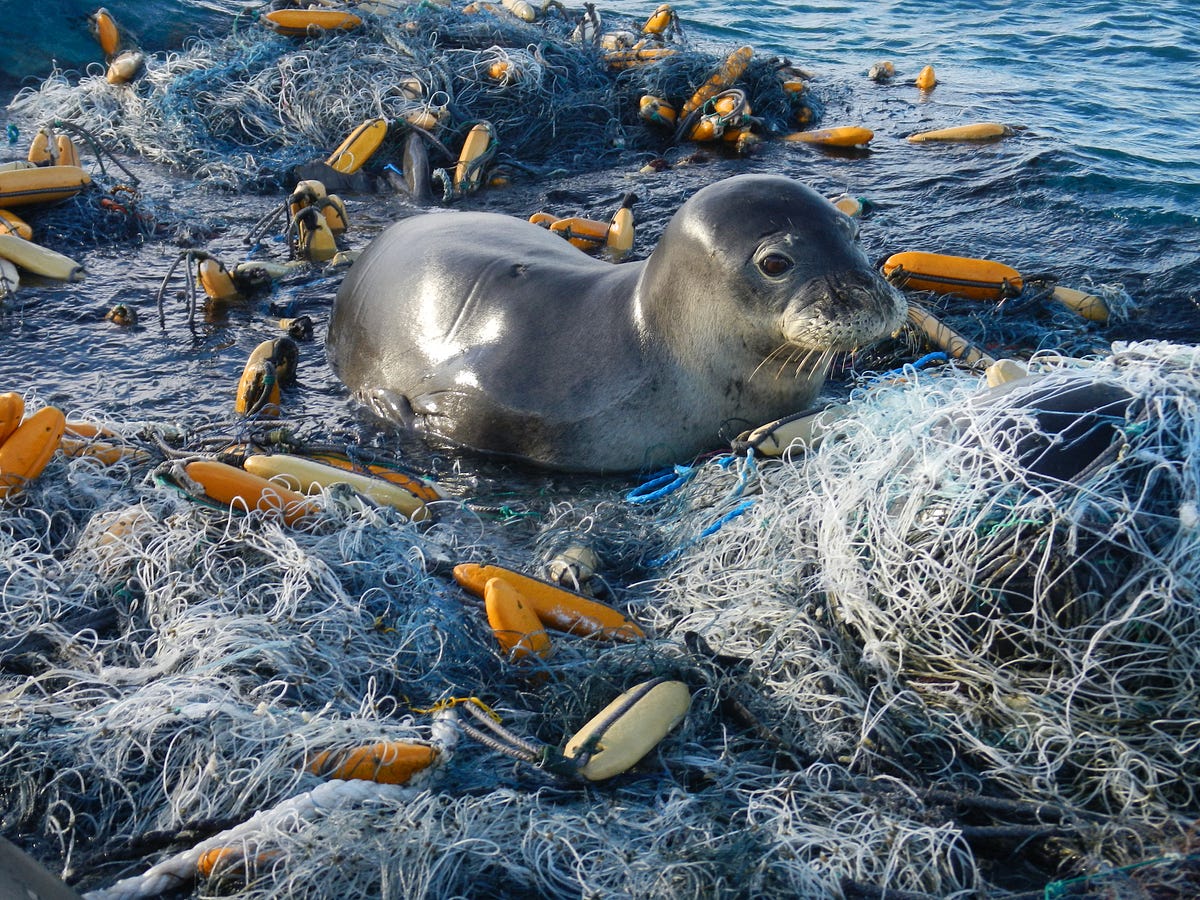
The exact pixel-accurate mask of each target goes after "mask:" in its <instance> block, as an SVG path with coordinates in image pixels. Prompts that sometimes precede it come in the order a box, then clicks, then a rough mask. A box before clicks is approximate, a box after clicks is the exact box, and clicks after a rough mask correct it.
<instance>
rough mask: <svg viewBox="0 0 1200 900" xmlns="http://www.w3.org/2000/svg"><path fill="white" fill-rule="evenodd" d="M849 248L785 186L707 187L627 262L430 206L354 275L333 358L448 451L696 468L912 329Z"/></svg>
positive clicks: (849, 239) (843, 234) (347, 284)
mask: <svg viewBox="0 0 1200 900" xmlns="http://www.w3.org/2000/svg"><path fill="white" fill-rule="evenodd" d="M856 238H857V228H856V225H855V224H854V222H853V220H852V219H850V218H849V217H848V216H846V215H845V214H844V213H842V212H841V211H839V210H838V209H837V208H835V207H834V206H833V204H831V203H830V202H829V201H827V200H826V199H825V198H824V197H822V196H821V195H820V194H818V193H816V192H815V191H813V190H812V189H810V188H808V187H806V186H805V185H803V184H800V183H799V182H796V181H793V180H792V179H790V178H786V177H783V176H778V175H738V176H734V177H731V178H727V179H724V180H722V181H719V182H716V183H714V184H711V185H708V186H706V187H704V188H701V189H700V190H699V191H697V192H696V193H695V194H694V195H692V196H691V197H690V198H689V199H688V200H687V201H686V202H685V203H684V204H683V205H682V206H681V207H680V209H679V210H678V211H677V212H676V213H675V215H674V217H673V218H672V219H671V221H670V222H669V223H668V225H667V227H666V229H665V231H664V232H663V235H662V237H661V239H660V240H659V242H658V245H657V247H656V248H655V249H654V251H653V252H652V253H651V254H650V256H649V257H648V258H647V259H646V260H644V261H636V262H627V263H622V264H619V265H614V264H612V263H609V262H606V261H604V260H599V259H594V258H592V257H589V256H587V255H585V254H583V253H581V252H580V251H579V250H577V249H575V248H574V247H572V246H571V245H570V244H568V242H566V241H564V240H563V239H562V238H561V237H559V236H558V235H554V234H551V233H550V232H548V231H546V230H545V229H543V228H540V227H538V226H537V225H533V224H530V223H528V222H524V221H521V220H518V219H514V218H512V217H509V216H504V215H501V214H497V213H483V212H450V211H448V212H433V213H425V214H421V215H417V216H414V217H412V218H408V219H404V220H402V221H400V222H397V223H395V224H393V225H391V226H389V227H388V228H387V229H385V230H384V231H383V232H382V233H381V234H380V235H379V236H378V237H376V238H375V239H374V240H373V241H372V242H371V243H370V244H369V245H368V246H367V248H366V249H365V250H364V251H363V253H362V254H361V256H360V257H359V258H358V259H357V261H356V262H355V263H354V264H353V266H352V267H351V268H350V270H349V271H348V272H347V274H346V277H345V279H344V281H343V283H342V285H341V286H340V288H339V290H338V293H337V297H336V299H335V301H334V305H333V312H332V315H331V319H330V324H329V334H328V341H327V348H328V354H329V359H330V362H331V364H332V366H333V369H334V371H335V373H336V374H337V375H338V377H339V378H340V379H341V380H342V381H343V382H344V383H345V384H346V385H347V386H348V387H349V388H351V389H352V390H354V391H356V392H358V394H359V395H360V396H362V397H364V398H366V399H368V401H370V402H372V404H373V405H374V406H375V408H376V410H377V411H379V412H381V413H382V414H383V415H385V416H386V417H388V418H393V419H398V420H400V421H401V422H403V423H405V424H411V425H414V426H417V427H419V428H421V429H422V430H423V431H424V432H425V433H426V434H427V435H434V436H437V437H440V438H443V439H445V440H447V441H449V442H450V443H452V444H455V445H459V446H464V447H467V448H472V449H475V450H480V451H485V452H488V453H495V454H503V455H506V456H511V457H517V458H520V459H523V460H527V461H530V462H533V463H536V464H540V465H543V466H548V467H551V468H557V469H563V470H572V471H586V472H626V471H634V470H639V469H647V468H649V467H652V466H658V465H662V464H664V463H669V462H679V461H685V460H688V459H691V458H693V457H694V456H695V455H697V454H698V453H702V452H704V451H707V450H712V449H714V448H716V447H718V446H720V445H721V443H722V442H723V441H725V440H727V439H728V433H729V426H730V425H731V424H733V423H738V425H739V426H744V425H746V424H761V423H762V422H766V421H768V420H770V419H773V418H778V417H780V416H782V415H784V414H787V413H790V412H795V411H796V410H798V409H802V408H804V407H805V406H807V405H809V404H810V403H811V402H812V400H813V399H814V397H815V396H816V395H817V393H818V392H819V391H820V390H821V388H822V386H823V384H824V381H825V375H826V373H827V371H828V368H829V363H830V361H831V358H832V356H833V354H834V353H836V352H838V351H845V350H851V349H854V348H856V347H859V346H861V345H863V344H866V343H869V342H872V341H875V340H877V339H878V338H880V337H882V336H884V335H886V334H888V333H889V332H891V331H892V330H894V329H895V328H897V327H898V326H899V325H900V323H901V322H902V321H903V319H904V314H905V309H906V305H905V301H904V298H903V296H902V295H901V294H900V293H899V292H898V291H897V290H895V289H894V288H893V287H892V286H891V285H889V284H888V283H887V282H886V281H884V280H883V278H882V277H881V276H880V275H878V274H877V273H876V272H875V270H874V269H873V268H872V266H871V265H870V263H869V262H868V260H867V258H866V255H865V254H864V253H863V251H862V249H861V248H860V246H859V245H858V243H857V240H856ZM738 430H740V427H734V428H733V429H732V434H736V433H737V432H738Z"/></svg>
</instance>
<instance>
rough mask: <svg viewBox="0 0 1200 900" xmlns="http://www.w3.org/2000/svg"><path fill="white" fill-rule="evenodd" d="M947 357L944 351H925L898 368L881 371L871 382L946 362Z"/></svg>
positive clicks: (896, 376)
mask: <svg viewBox="0 0 1200 900" xmlns="http://www.w3.org/2000/svg"><path fill="white" fill-rule="evenodd" d="M949 359H950V357H949V355H948V354H947V353H946V352H945V351H943V350H935V351H933V352H932V353H926V354H925V355H924V356H922V357H921V358H920V359H915V360H913V361H912V362H910V363H905V364H904V365H902V366H900V367H899V368H898V369H891V370H889V371H887V372H881V373H880V374H878V375H876V376H875V377H874V378H872V379H871V382H872V383H878V382H880V381H886V380H887V379H889V378H898V377H900V376H903V375H904V373H905V372H907V371H908V370H910V369H912V370H913V371H920V370H921V369H925V368H928V367H929V366H931V365H933V364H934V363H937V362H946V361H947V360H949Z"/></svg>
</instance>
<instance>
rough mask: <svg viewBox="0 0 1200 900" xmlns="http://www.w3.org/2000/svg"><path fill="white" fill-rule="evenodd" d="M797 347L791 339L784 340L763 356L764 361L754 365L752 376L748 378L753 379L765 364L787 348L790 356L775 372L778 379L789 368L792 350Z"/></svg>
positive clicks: (748, 379)
mask: <svg viewBox="0 0 1200 900" xmlns="http://www.w3.org/2000/svg"><path fill="white" fill-rule="evenodd" d="M795 349H796V345H795V344H793V343H792V342H791V341H784V342H783V343H782V344H780V345H779V346H778V347H776V348H775V349H774V350H772V351H771V352H770V353H768V354H767V355H766V356H764V357H763V359H762V362H760V363H759V364H758V365H757V366H755V367H754V371H753V372H751V373H750V377H749V378H747V379H746V380H747V381H753V380H754V376H755V375H757V374H758V372H759V370H760V369H761V368H762V367H763V366H765V365H766V364H767V363H769V362H770V361H771V360H773V359H775V358H777V357H778V356H779V354H780V353H783V352H784V351H785V350H786V351H787V353H788V358H787V359H786V360H784V362H783V365H782V366H780V368H779V371H778V372H776V373H775V377H776V379H778V378H779V376H780V375H782V374H783V370H784V369H786V368H787V366H788V362H789V361H790V360H791V358H792V351H794V350H795Z"/></svg>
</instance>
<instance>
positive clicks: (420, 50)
mask: <svg viewBox="0 0 1200 900" xmlns="http://www.w3.org/2000/svg"><path fill="white" fill-rule="evenodd" d="M649 11H650V10H649V9H648V10H647V12H649ZM581 15H582V10H577V11H564V12H558V11H556V10H554V9H551V10H550V12H549V13H548V14H547V15H545V16H543V17H542V18H541V20H540V21H538V22H534V23H526V22H524V21H521V20H520V19H517V18H515V17H514V16H512V15H510V14H508V13H507V12H506V11H505V10H504V9H502V8H499V7H497V8H495V9H494V10H493V11H486V10H481V11H480V12H477V13H475V14H471V15H468V14H466V13H463V12H460V11H459V10H457V9H448V8H444V7H438V6H434V5H430V4H414V5H413V6H411V7H408V8H402V9H398V10H396V11H395V12H391V13H385V14H379V15H370V14H366V13H364V16H363V18H364V22H363V25H362V26H361V27H360V28H358V29H356V30H355V31H352V32H346V33H327V34H324V35H322V36H320V37H315V38H308V39H295V38H289V37H284V36H281V35H277V34H275V33H274V32H272V31H270V30H269V29H267V28H266V27H265V26H263V25H261V24H259V23H258V22H254V21H252V20H243V21H241V22H240V24H239V25H238V26H237V27H236V28H235V29H234V30H233V32H232V33H231V34H229V35H228V36H224V37H221V38H216V39H199V38H197V39H195V40H193V41H191V42H190V43H189V44H188V46H187V48H186V49H185V50H183V51H181V52H173V53H167V54H157V55H155V56H152V57H150V58H149V59H148V60H147V63H146V70H145V73H144V74H143V75H142V76H141V77H140V78H138V79H136V80H134V81H132V82H130V83H127V84H118V85H112V84H109V83H108V82H107V81H106V80H105V78H104V76H103V75H102V74H98V73H89V74H85V75H84V76H82V77H78V76H77V74H76V73H71V72H62V71H57V72H55V73H53V74H52V75H51V76H50V77H49V78H47V79H46V80H45V81H44V83H43V84H42V85H40V86H39V87H38V88H36V89H26V90H24V91H22V92H21V93H20V94H19V95H18V96H17V98H16V99H15V100H14V102H13V104H12V105H11V111H12V112H13V113H14V114H19V115H22V116H26V117H28V119H29V120H30V121H31V122H33V123H34V124H35V125H36V124H41V123H43V122H47V121H52V120H63V121H68V122H72V123H74V124H75V125H77V126H79V127H81V128H85V129H87V130H88V131H90V132H91V133H93V134H95V135H96V136H97V137H98V138H99V139H100V140H102V141H104V142H106V143H109V144H112V145H113V146H115V147H119V148H123V149H126V150H132V151H135V152H137V153H138V154H140V155H141V156H143V157H145V158H146V159H149V160H151V161H154V162H157V163H162V164H165V165H170V166H176V167H179V168H181V169H184V170H186V171H188V172H189V173H191V174H192V175H194V176H197V177H201V178H207V179H211V181H212V183H213V184H215V185H220V186H225V187H228V188H231V189H240V188H246V187H261V188H268V187H278V186H280V185H281V184H283V183H285V182H287V180H288V173H289V171H290V170H291V168H292V167H293V166H295V165H297V164H300V163H306V162H309V161H311V160H313V159H325V158H326V157H327V156H328V155H329V153H330V152H331V151H332V150H333V148H335V147H336V146H337V145H338V144H339V143H340V142H341V141H342V139H343V138H344V137H345V136H346V135H347V134H348V133H349V132H350V131H351V130H352V129H353V128H354V127H356V126H357V125H358V124H359V123H360V122H362V121H364V120H366V119H371V118H376V117H383V118H386V119H388V120H390V121H393V122H394V123H395V125H396V126H397V127H396V128H394V129H393V130H392V132H391V133H389V137H388V141H387V143H386V144H385V147H384V148H383V150H382V151H381V153H380V155H379V160H378V162H379V165H382V164H383V163H385V162H387V161H389V160H390V161H395V162H397V163H398V161H399V159H400V155H401V154H400V153H399V148H400V137H401V136H402V134H403V133H404V131H405V129H406V125H405V123H406V122H408V121H417V120H420V116H421V114H423V113H424V114H428V115H436V114H437V113H438V112H439V111H440V110H444V113H445V114H444V116H443V117H442V121H441V122H440V123H439V124H438V125H437V126H435V127H433V128H432V131H433V134H434V136H435V137H436V138H437V140H438V141H440V142H441V145H442V147H445V148H446V149H447V151H448V152H449V154H450V155H451V156H453V155H454V154H457V152H458V144H459V143H461V140H462V139H463V137H464V136H465V135H466V132H467V130H468V129H469V127H470V125H471V123H473V122H475V121H478V120H481V119H486V120H488V121H490V122H491V123H492V124H493V125H494V126H495V129H496V134H497V139H498V156H497V163H502V162H508V163H509V164H510V165H511V166H513V167H517V168H519V169H520V168H524V169H528V170H532V171H533V172H535V173H536V172H542V171H554V170H563V171H566V172H568V173H578V172H585V171H591V170H595V169H597V168H601V167H603V166H605V165H609V164H612V163H613V161H615V160H616V159H618V158H619V156H620V154H621V153H623V152H625V151H626V150H640V151H646V152H650V153H653V154H656V153H660V152H662V151H663V150H664V149H665V148H667V147H669V146H670V145H671V143H672V141H673V135H672V134H671V133H670V132H669V131H665V132H663V131H657V130H655V129H654V128H653V127H651V126H649V125H647V124H646V123H645V122H642V121H641V120H640V119H639V117H638V110H639V98H640V97H641V96H642V95H643V94H648V93H649V94H656V95H659V96H663V97H668V98H671V99H672V100H673V101H674V102H680V101H681V100H683V99H686V98H687V97H689V96H690V95H691V94H692V92H694V91H695V90H696V88H698V87H699V86H700V85H701V84H702V83H703V82H704V81H705V79H706V78H707V77H708V76H709V75H710V74H711V73H712V72H713V71H714V70H715V69H716V67H717V66H718V65H719V64H720V63H721V61H722V59H723V58H724V54H725V53H727V52H728V51H729V50H730V49H732V48H717V49H718V51H719V52H711V51H706V50H702V49H699V48H690V47H689V46H688V45H687V44H686V43H683V42H681V41H680V42H675V43H672V44H671V45H670V46H671V48H672V49H675V50H677V51H678V52H676V53H675V54H674V55H672V56H669V57H667V58H664V59H662V60H659V61H655V62H653V63H652V64H643V65H638V66H634V67H631V68H626V69H616V68H612V67H610V66H609V65H608V64H606V62H605V60H604V57H603V51H602V50H600V49H599V48H598V47H596V46H594V45H592V44H586V45H585V44H583V43H580V42H579V41H577V40H572V38H571V34H572V30H573V29H574V28H575V25H576V23H577V20H578V18H579V17H581ZM609 24H612V25H613V27H622V26H623V27H626V28H632V29H633V30H634V31H638V30H639V29H640V27H641V25H640V23H634V22H617V21H613V22H611V23H610V22H609V21H607V20H606V22H605V25H606V27H607V26H608V25H609ZM497 64H499V68H497V69H495V71H493V67H494V66H496V65H497ZM783 66H784V61H782V60H780V59H778V58H766V57H761V58H760V57H756V58H755V59H754V60H752V62H751V65H750V68H749V69H748V70H747V71H746V72H745V73H744V75H743V77H742V78H741V79H740V80H739V83H740V84H742V85H743V86H744V87H745V88H746V89H747V92H748V95H749V100H750V102H751V107H752V109H753V111H754V114H755V115H756V116H758V117H760V118H761V119H762V126H761V127H762V128H763V129H764V130H767V131H770V130H787V131H791V130H795V128H796V127H797V126H798V121H800V120H802V121H807V120H808V118H809V117H810V116H811V112H812V110H811V106H810V103H809V100H808V99H807V98H803V97H802V95H796V94H789V93H787V92H785V90H784V88H783V83H782V81H781V79H780V78H779V77H778V73H779V70H780V68H781V67H783ZM806 110H807V112H805V111H806ZM414 117H415V118H414ZM798 117H799V118H798ZM423 127H429V126H428V124H426V125H425V126H423ZM442 155H445V154H442ZM430 156H431V160H432V161H433V162H434V164H435V165H440V164H444V161H443V160H441V158H440V156H439V155H438V154H437V153H436V152H431V154H430ZM287 186H290V184H289V185H287Z"/></svg>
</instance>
